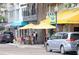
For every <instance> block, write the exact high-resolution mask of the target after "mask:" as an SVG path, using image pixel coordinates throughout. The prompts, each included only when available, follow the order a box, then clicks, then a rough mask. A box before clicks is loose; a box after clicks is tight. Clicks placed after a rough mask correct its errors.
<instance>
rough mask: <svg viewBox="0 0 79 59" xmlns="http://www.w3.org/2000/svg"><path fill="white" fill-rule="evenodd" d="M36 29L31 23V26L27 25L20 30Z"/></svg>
mask: <svg viewBox="0 0 79 59" xmlns="http://www.w3.org/2000/svg"><path fill="white" fill-rule="evenodd" d="M34 27H35V25H34V24H32V23H30V24H28V25H26V26H24V27H21V28H19V29H32V28H34Z"/></svg>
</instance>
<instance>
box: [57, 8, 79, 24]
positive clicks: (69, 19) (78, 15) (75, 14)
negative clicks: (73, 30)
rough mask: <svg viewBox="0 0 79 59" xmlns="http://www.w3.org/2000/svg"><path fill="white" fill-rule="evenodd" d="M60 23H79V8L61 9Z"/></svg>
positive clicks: (58, 18) (58, 20)
mask: <svg viewBox="0 0 79 59" xmlns="http://www.w3.org/2000/svg"><path fill="white" fill-rule="evenodd" d="M57 23H58V24H79V8H74V9H69V10H61V11H59V12H58V14H57Z"/></svg>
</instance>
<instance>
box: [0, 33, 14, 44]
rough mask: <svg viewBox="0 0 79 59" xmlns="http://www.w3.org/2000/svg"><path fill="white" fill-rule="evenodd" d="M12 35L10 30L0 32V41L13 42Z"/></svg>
mask: <svg viewBox="0 0 79 59" xmlns="http://www.w3.org/2000/svg"><path fill="white" fill-rule="evenodd" d="M13 39H14V35H13V33H12V32H4V33H2V34H0V43H3V42H4V43H9V42H10V43H13Z"/></svg>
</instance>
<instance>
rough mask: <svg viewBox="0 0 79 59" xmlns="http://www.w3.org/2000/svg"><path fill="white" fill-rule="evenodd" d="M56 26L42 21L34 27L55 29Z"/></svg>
mask: <svg viewBox="0 0 79 59" xmlns="http://www.w3.org/2000/svg"><path fill="white" fill-rule="evenodd" d="M55 28H56V27H55V26H53V25H51V24H45V23H42V22H41V23H40V24H38V25H36V27H35V28H34V29H55Z"/></svg>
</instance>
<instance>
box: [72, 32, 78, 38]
mask: <svg viewBox="0 0 79 59" xmlns="http://www.w3.org/2000/svg"><path fill="white" fill-rule="evenodd" d="M71 38H74V39H79V34H77V33H74V34H71Z"/></svg>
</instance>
